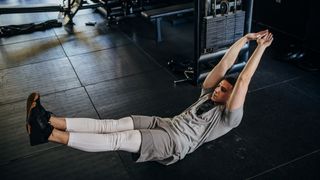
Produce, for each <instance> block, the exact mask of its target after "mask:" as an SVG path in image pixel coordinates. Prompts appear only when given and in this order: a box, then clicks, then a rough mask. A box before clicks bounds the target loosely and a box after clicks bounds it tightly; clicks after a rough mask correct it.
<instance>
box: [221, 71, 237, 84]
mask: <svg viewBox="0 0 320 180" xmlns="http://www.w3.org/2000/svg"><path fill="white" fill-rule="evenodd" d="M238 77H239V73H232V74H227V75H225V76H224V78H223V80H226V81H228V83H230V84H231V85H232V86H234V85H235V84H236V82H237V80H238Z"/></svg>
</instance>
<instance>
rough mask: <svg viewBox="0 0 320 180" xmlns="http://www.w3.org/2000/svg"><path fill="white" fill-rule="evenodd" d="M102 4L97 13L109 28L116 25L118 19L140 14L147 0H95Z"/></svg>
mask: <svg viewBox="0 0 320 180" xmlns="http://www.w3.org/2000/svg"><path fill="white" fill-rule="evenodd" d="M96 1H98V2H100V3H102V4H103V6H102V7H98V8H97V11H98V12H99V13H100V14H101V15H102V16H104V17H105V18H106V19H107V23H108V25H109V26H111V24H118V20H120V18H118V17H121V18H124V17H128V16H131V15H135V14H137V13H140V12H141V11H142V10H143V9H144V4H146V3H148V2H147V1H148V0H96Z"/></svg>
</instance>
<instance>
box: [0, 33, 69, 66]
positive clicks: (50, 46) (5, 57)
mask: <svg viewBox="0 0 320 180" xmlns="http://www.w3.org/2000/svg"><path fill="white" fill-rule="evenodd" d="M0 51H1V54H0V69H4V68H10V67H15V66H19V65H25V64H31V63H35V62H42V61H47V60H52V59H57V58H62V57H66V55H65V53H64V51H63V49H62V47H61V45H60V42H59V41H58V40H57V38H56V37H50V38H44V39H38V40H33V41H27V42H20V43H15V44H8V45H2V46H0Z"/></svg>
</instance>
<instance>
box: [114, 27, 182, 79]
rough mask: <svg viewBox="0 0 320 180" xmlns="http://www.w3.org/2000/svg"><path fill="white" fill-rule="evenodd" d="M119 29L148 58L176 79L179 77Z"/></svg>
mask: <svg viewBox="0 0 320 180" xmlns="http://www.w3.org/2000/svg"><path fill="white" fill-rule="evenodd" d="M119 31H120V32H121V33H122V34H124V35H125V36H126V37H127V38H128V39H129V40H130V41H131V42H132V43H133V44H134V45H135V46H136V47H137V48H138V49H139V50H140V51H141V52H143V53H144V54H145V55H146V56H147V57H148V58H150V59H151V61H152V62H154V63H155V64H156V65H158V66H159V67H161V68H164V70H165V71H166V72H167V73H168V74H169V75H170V76H171V77H173V79H174V80H177V77H176V76H175V75H174V74H172V73H171V72H170V71H169V70H168V69H166V68H165V67H163V66H162V65H161V64H160V63H159V62H158V61H157V60H156V59H155V58H154V57H153V56H151V55H150V54H149V53H148V52H146V51H145V50H144V49H143V48H142V47H140V46H139V45H138V44H137V43H136V42H134V41H133V40H132V39H131V38H130V37H129V36H128V35H127V34H126V33H125V32H123V31H121V30H120V29H119Z"/></svg>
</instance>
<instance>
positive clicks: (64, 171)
mask: <svg viewBox="0 0 320 180" xmlns="http://www.w3.org/2000/svg"><path fill="white" fill-rule="evenodd" d="M50 1H51V0H50ZM12 2H15V1H10V2H9V3H12ZM19 2H24V1H19ZM25 2H30V1H25ZM32 2H34V3H37V2H38V1H36V0H33V1H32ZM51 2H53V1H51ZM1 3H3V4H4V3H8V2H6V1H1ZM56 17H57V13H37V14H36V13H34V14H11V15H1V16H0V24H1V25H8V24H21V23H28V22H41V21H45V20H48V19H52V18H56ZM74 20H75V23H76V25H75V33H74V34H67V33H66V31H65V30H64V29H63V28H55V29H51V30H47V31H43V32H35V33H32V34H26V35H19V36H14V37H10V38H2V39H0V44H1V45H0V52H1V54H0V137H1V138H0V148H1V150H0V177H1V179H319V178H320V173H319V172H320V166H319V162H320V143H319V142H320V141H319V139H320V133H319V128H320V112H319V106H320V85H319V78H320V74H319V72H307V71H303V70H301V69H299V68H298V67H296V66H294V65H292V64H289V63H285V62H279V61H277V60H276V59H275V49H274V48H272V47H271V48H269V49H268V51H267V52H266V53H265V55H264V57H263V59H262V62H261V64H260V66H259V68H258V71H257V72H256V74H255V76H254V78H253V80H252V83H251V85H250V88H249V89H250V91H249V93H248V95H247V100H246V103H245V107H244V112H245V113H244V117H243V119H242V122H241V124H240V126H239V127H237V128H236V129H234V130H232V131H231V132H229V133H228V134H226V135H225V136H223V137H221V138H219V139H216V140H215V141H212V142H210V143H207V144H205V145H203V146H202V147H200V148H199V149H198V150H196V151H195V152H193V153H192V154H190V155H188V156H187V157H186V158H185V159H183V160H181V161H179V162H178V163H175V164H173V165H170V166H163V165H160V164H158V163H156V162H146V163H135V162H133V160H132V158H131V154H130V153H126V152H102V153H86V152H81V151H78V150H74V149H71V148H68V147H66V146H61V145H58V144H54V143H48V144H44V145H40V146H35V147H31V146H29V141H28V136H27V133H26V130H25V115H26V112H25V100H26V98H27V96H28V94H29V93H30V92H32V91H39V92H40V93H41V94H42V101H43V104H44V106H45V107H46V108H47V109H49V110H50V111H52V112H54V113H55V114H56V115H59V116H67V117H91V118H101V119H102V118H120V117H123V116H127V115H130V114H141V115H157V116H162V117H171V116H174V115H176V114H178V113H180V112H181V111H183V110H184V109H185V108H187V107H188V106H189V105H190V104H191V103H193V102H194V101H195V100H196V99H197V97H198V96H199V94H200V87H195V86H193V85H191V84H188V83H183V84H180V85H178V86H174V84H173V80H177V79H179V78H180V77H181V76H180V75H179V74H177V73H173V72H171V71H170V70H169V69H168V68H167V67H166V63H167V61H168V60H170V59H175V60H180V61H185V60H190V59H192V58H193V23H192V21H187V22H184V23H182V24H177V25H171V24H170V23H169V22H168V21H164V23H163V25H164V26H163V39H164V41H163V42H161V43H158V44H157V43H156V42H155V40H154V29H153V26H152V24H151V23H150V22H148V21H146V20H143V19H141V18H139V17H136V18H130V19H125V20H122V21H121V22H120V24H119V25H117V26H112V28H108V27H106V25H105V24H106V23H105V22H104V20H103V18H102V17H101V16H100V15H98V14H95V13H92V11H91V10H83V11H80V13H79V14H78V15H77V16H76V17H75V19H74ZM88 21H96V22H97V25H96V26H85V23H86V22H88ZM256 28H257V27H256ZM317 139H318V140H317Z"/></svg>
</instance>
